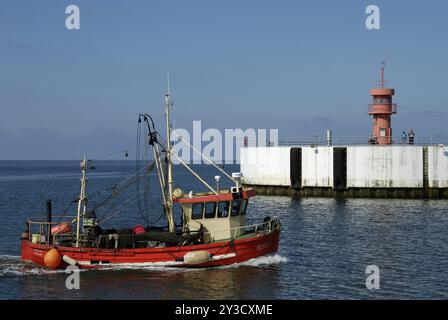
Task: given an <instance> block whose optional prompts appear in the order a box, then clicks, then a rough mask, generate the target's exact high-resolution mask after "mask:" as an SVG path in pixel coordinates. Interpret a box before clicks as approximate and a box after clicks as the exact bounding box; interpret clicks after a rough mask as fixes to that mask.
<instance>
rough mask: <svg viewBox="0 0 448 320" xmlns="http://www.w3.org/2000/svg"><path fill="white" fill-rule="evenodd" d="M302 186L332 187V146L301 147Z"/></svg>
mask: <svg viewBox="0 0 448 320" xmlns="http://www.w3.org/2000/svg"><path fill="white" fill-rule="evenodd" d="M302 186H303V187H333V148H332V147H326V146H323V147H313V148H312V147H302Z"/></svg>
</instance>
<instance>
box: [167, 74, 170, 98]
mask: <svg viewBox="0 0 448 320" xmlns="http://www.w3.org/2000/svg"><path fill="white" fill-rule="evenodd" d="M167 80H168V92H167V94H168V95H170V73H169V72H168V73H167Z"/></svg>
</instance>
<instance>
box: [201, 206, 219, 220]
mask: <svg viewBox="0 0 448 320" xmlns="http://www.w3.org/2000/svg"><path fill="white" fill-rule="evenodd" d="M215 216H216V202H207V203H206V204H205V214H204V217H205V218H206V219H210V218H214V217H215Z"/></svg>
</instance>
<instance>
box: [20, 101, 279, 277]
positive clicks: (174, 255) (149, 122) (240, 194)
mask: <svg viewBox="0 0 448 320" xmlns="http://www.w3.org/2000/svg"><path fill="white" fill-rule="evenodd" d="M171 109H172V102H171V99H170V94H169V93H168V94H166V95H165V118H166V137H172V134H173V133H174V132H172V129H171V128H172V124H171V122H170V112H171ZM138 123H139V125H142V124H143V125H144V126H145V130H147V135H146V137H147V139H145V144H146V146H147V147H148V148H147V151H148V153H150V154H151V157H152V158H153V160H152V161H151V162H150V163H148V164H147V165H145V166H143V168H139V169H138V170H136V177H135V179H134V180H138V179H139V175H140V174H141V172H143V173H144V174H148V172H151V171H152V170H154V168H155V169H156V170H157V177H158V179H157V180H158V181H157V184H158V185H159V186H160V191H161V192H160V193H161V199H162V206H161V209H160V211H161V214H162V216H163V217H164V218H165V220H166V225H165V226H162V227H160V226H158V227H157V226H151V225H146V226H144V225H137V226H134V227H131V228H129V227H127V228H109V229H105V228H103V227H102V222H103V219H97V216H96V213H95V210H91V209H90V208H89V205H88V203H89V204H90V202H89V201H88V200H90V199H89V198H90V196H89V195H87V192H86V189H87V171H88V169H89V160H87V158H86V156H84V158H83V160H82V161H81V164H80V171H81V187H80V192H79V196H78V197H77V198H76V199H75V200H74V201H73V202H75V203H76V204H77V210H76V215H73V216H71V217H68V216H65V215H62V216H60V217H59V218H57V217H56V216H53V215H52V208H51V201H47V215H46V218H43V219H41V220H44V221H35V220H27V221H26V230H25V231H24V232H23V233H22V235H21V249H22V253H21V259H22V260H24V261H29V262H32V263H35V264H37V265H40V266H45V267H47V268H51V269H61V268H66V267H68V266H69V265H76V266H78V267H79V268H102V267H105V266H115V265H136V266H146V265H164V266H173V267H216V266H223V265H229V264H235V263H240V262H243V261H247V260H249V259H253V258H257V257H260V256H263V255H267V254H271V253H274V252H276V251H277V250H278V244H279V237H280V231H281V223H280V221H279V219H278V217H276V216H273V217H269V216H266V217H265V218H264V219H263V220H262V221H260V222H259V223H256V224H246V216H247V215H248V214H249V204H250V199H251V198H252V197H254V196H255V192H254V190H253V189H252V188H248V187H244V186H243V185H242V176H241V174H240V173H238V172H234V173H232V174H228V173H227V172H225V171H224V170H223V168H221V167H220V166H218V165H216V164H215V163H214V162H213V161H211V160H210V159H208V158H207V157H205V156H204V155H202V154H201V157H202V158H203V159H204V160H207V162H209V163H210V164H211V165H213V166H214V167H215V168H216V169H217V170H219V171H220V172H222V174H223V175H224V176H225V177H226V178H228V179H230V181H231V187H230V188H221V187H220V183H219V180H220V176H215V180H216V182H217V183H216V187H212V186H211V185H210V184H209V183H207V182H206V180H205V179H203V178H202V177H201V176H200V175H199V174H197V173H196V172H195V171H194V170H193V169H192V168H191V167H190V166H189V165H188V164H187V163H185V162H184V161H183V160H182V159H181V157H179V156H178V155H177V154H176V153H174V152H173V143H172V141H171V139H166V141H167V142H166V143H164V144H163V143H161V140H162V138H161V136H160V134H159V133H158V132H157V131H156V128H155V125H154V121H153V118H152V117H151V116H150V115H149V114H140V115H139V118H138ZM190 147H191V148H193V147H192V146H190ZM193 149H194V150H195V151H197V150H196V149H195V148H193ZM174 157H176V159H177V160H178V162H179V164H181V165H183V166H184V167H185V168H186V169H187V170H188V172H189V173H191V174H192V176H193V177H195V178H196V179H198V181H200V182H201V183H202V184H203V185H204V186H205V187H206V188H207V189H208V191H206V192H198V193H196V192H193V191H190V192H188V193H187V194H185V193H184V192H183V190H182V189H181V188H179V187H176V188H175V181H174V179H173V158H174ZM126 184H128V182H126ZM111 192H112V195H111V197H113V195H116V194H117V193H119V192H120V190H119V185H115V186H114V187H113V188H112V190H111ZM176 207H178V208H181V210H175V208H176ZM175 212H176V213H177V212H180V217H179V218H180V219H181V224H178V225H176V223H175V220H176V217H175Z"/></svg>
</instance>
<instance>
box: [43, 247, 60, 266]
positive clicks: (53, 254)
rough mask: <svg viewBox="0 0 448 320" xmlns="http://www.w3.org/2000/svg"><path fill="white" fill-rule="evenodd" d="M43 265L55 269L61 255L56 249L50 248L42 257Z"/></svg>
mask: <svg viewBox="0 0 448 320" xmlns="http://www.w3.org/2000/svg"><path fill="white" fill-rule="evenodd" d="M44 263H45V265H46V266H47V267H48V268H50V269H56V268H57V267H59V265H60V264H61V255H60V253H59V251H58V249H56V248H53V249H50V250H49V251H48V252H47V253H46V254H45V257H44Z"/></svg>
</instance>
